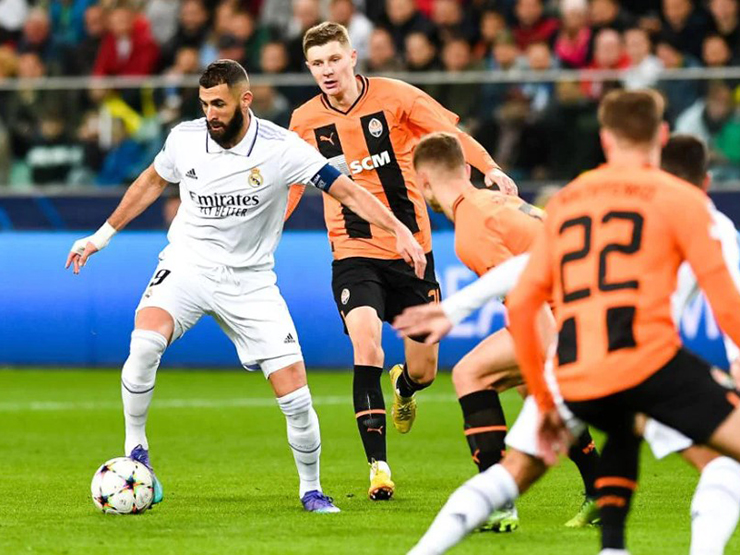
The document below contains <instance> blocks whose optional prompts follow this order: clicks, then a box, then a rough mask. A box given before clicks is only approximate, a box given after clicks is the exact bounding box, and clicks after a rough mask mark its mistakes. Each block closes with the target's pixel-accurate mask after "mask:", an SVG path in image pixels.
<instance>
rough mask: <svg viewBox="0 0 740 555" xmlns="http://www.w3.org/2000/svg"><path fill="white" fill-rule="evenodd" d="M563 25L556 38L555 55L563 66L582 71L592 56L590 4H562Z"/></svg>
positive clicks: (573, 0)
mask: <svg viewBox="0 0 740 555" xmlns="http://www.w3.org/2000/svg"><path fill="white" fill-rule="evenodd" d="M560 13H561V16H562V23H561V27H560V31H559V32H558V34H557V36H556V37H555V53H556V54H557V56H558V58H560V61H562V62H563V65H565V67H568V68H574V69H581V68H584V67H586V66H587V65H588V62H589V58H590V56H591V37H592V33H591V29H590V27H589V26H588V2H586V0H563V1H562V2H561V4H560Z"/></svg>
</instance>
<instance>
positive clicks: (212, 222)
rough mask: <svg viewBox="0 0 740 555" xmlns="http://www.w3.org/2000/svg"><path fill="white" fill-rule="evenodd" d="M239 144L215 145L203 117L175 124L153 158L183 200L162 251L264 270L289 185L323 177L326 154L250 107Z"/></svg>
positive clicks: (203, 261) (268, 263)
mask: <svg viewBox="0 0 740 555" xmlns="http://www.w3.org/2000/svg"><path fill="white" fill-rule="evenodd" d="M249 115H250V123H249V129H248V130H247V133H246V135H245V136H244V138H243V139H242V140H241V142H240V143H239V144H237V145H236V146H234V147H233V148H230V149H224V148H222V147H220V146H219V145H218V144H217V143H216V142H215V141H214V140H213V139H211V137H210V135H209V134H208V128H207V126H206V119H205V118H201V119H198V120H194V121H188V122H184V123H181V124H179V125H178V126H176V127H175V128H174V129H172V131H171V132H170V134H169V136H168V137H167V141H166V142H165V145H164V147H163V148H162V150H161V151H160V153H159V154H158V155H157V156H156V158H155V159H154V169H155V171H156V172H157V173H158V174H159V175H160V176H161V177H162V178H163V179H165V180H167V181H169V182H170V183H179V184H180V200H181V201H182V204H181V205H180V208H179V210H178V211H177V216H175V219H174V220H173V222H172V225H171V226H170V230H169V232H168V234H167V240H168V241H169V245H168V246H167V247H166V248H165V250H164V251H163V253H162V254H163V256H170V255H171V254H174V255H176V256H178V257H185V258H186V259H188V260H191V261H192V262H193V263H194V264H198V265H203V266H229V267H232V268H254V269H257V270H269V269H272V267H273V265H274V257H273V253H274V252H275V249H276V248H277V245H278V243H279V241H280V236H281V235H282V231H283V218H284V216H285V209H286V206H287V202H288V190H289V187H290V185H292V184H294V183H303V184H307V185H308V184H315V183H318V184H319V185H318V186H319V187H320V186H321V185H322V184H323V182H322V180H321V179H319V178H318V177H317V178H316V179H314V180H313V181H312V178H314V177H316V176H317V173H318V172H319V170H320V169H321V168H323V167H324V165H326V163H327V160H326V158H324V157H323V156H322V155H321V154H319V152H318V151H317V150H316V149H315V148H314V147H313V146H311V145H309V144H308V143H306V142H305V141H304V140H303V139H301V138H300V137H299V136H298V135H296V134H295V133H293V132H291V131H288V130H286V129H283V128H282V127H279V126H277V125H275V124H274V123H272V122H269V121H267V120H264V119H259V118H256V117H255V116H254V114H252V113H251V112H250V114H249Z"/></svg>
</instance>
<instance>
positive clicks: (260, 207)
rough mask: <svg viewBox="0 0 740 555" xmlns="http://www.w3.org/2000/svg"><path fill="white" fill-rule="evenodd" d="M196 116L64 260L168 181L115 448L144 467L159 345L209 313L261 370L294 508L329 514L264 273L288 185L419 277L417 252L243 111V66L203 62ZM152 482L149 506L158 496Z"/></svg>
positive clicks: (246, 362) (314, 424) (322, 162)
mask: <svg viewBox="0 0 740 555" xmlns="http://www.w3.org/2000/svg"><path fill="white" fill-rule="evenodd" d="M199 95H200V102H201V105H202V108H203V112H204V114H205V118H201V119H199V120H196V121H192V122H185V123H181V124H180V125H178V126H177V127H175V128H174V129H173V131H172V132H171V133H170V135H169V137H168V138H167V141H166V143H165V146H164V148H163V149H162V151H161V152H160V153H159V154H158V155H157V157H156V158H155V160H154V163H153V164H152V165H151V166H150V167H149V168H148V169H146V170H145V171H144V172H143V173H142V174H141V175H140V176H139V177H138V178H137V179H136V181H135V182H134V183H133V184H132V185H131V187H130V188H129V189H128V191H126V194H125V195H124V197H123V199H122V200H121V203H120V204H119V206H118V208H117V209H116V210H115V211H114V212H113V214H112V215H111V216H110V217H109V218H108V220H107V221H106V222H105V223H104V224H103V226H102V227H101V228H100V229H99V230H98V231H97V232H96V233H95V234H94V235H91V236H89V237H85V238H84V239H80V240H78V241H76V242H75V243H74V245H73V247H72V250H71V252H70V253H69V256H68V258H67V267H69V266H70V264H72V265H74V272H75V273H78V272H79V271H80V269H81V268H82V267H84V266H85V264H86V263H87V259H88V257H89V256H91V255H92V254H93V253H95V252H97V251H99V250H101V249H102V248H104V247H105V246H106V245H107V244H108V242H109V241H110V240H111V238H112V237H113V235H115V233H116V232H117V231H119V230H121V229H123V228H124V227H125V226H126V224H128V223H129V222H130V221H131V220H132V219H134V218H135V217H136V216H138V215H139V214H140V213H141V212H143V211H144V210H145V209H146V208H147V207H148V206H149V205H151V204H152V203H153V202H154V201H155V200H156V199H157V197H159V195H160V194H161V193H162V191H163V190H164V189H165V187H166V186H167V184H168V183H179V185H180V199H181V201H182V206H181V207H180V210H179V211H178V213H177V216H176V217H175V220H174V221H173V223H172V226H171V227H170V230H169V233H168V241H169V244H168V246H167V247H166V248H165V249H164V251H162V253H161V254H160V262H159V265H158V266H157V269H156V271H155V272H154V276H153V277H152V279H151V281H150V283H149V285H148V286H147V288H146V291H145V292H144V295H143V297H142V299H141V302H140V303H139V306H138V308H137V311H136V322H135V330H134V331H133V333H132V334H131V350H130V354H129V357H128V359H127V360H126V363H125V364H124V366H123V371H122V375H121V385H122V387H121V392H122V396H123V409H124V416H125V423H126V440H125V452H126V453H127V454H128V455H129V456H130V457H132V458H134V459H136V460H138V461H140V462H142V463H143V464H145V465H147V466H148V467H149V468H151V464H150V459H149V445H148V441H147V437H146V432H145V426H146V419H147V412H148V410H149V405H150V403H151V400H152V396H153V390H154V382H155V377H156V372H157V368H158V366H159V361H160V358H161V356H162V354H163V353H164V351H165V349H166V348H167V347H168V345H170V344H171V343H172V342H173V341H175V340H177V339H179V338H180V337H181V336H182V335H183V334H184V333H185V332H187V330H188V329H190V328H191V327H192V326H194V325H195V324H196V323H197V322H198V320H199V319H200V317H201V316H203V315H204V314H211V315H213V317H214V318H215V319H216V321H217V322H218V323H219V325H220V326H221V328H222V329H223V330H224V332H225V333H226V334H227V335H228V337H229V339H231V341H232V342H233V343H234V345H235V346H236V349H237V353H238V355H239V359H240V361H241V363H242V365H243V366H244V367H245V368H247V369H248V370H262V372H263V374H264V376H265V377H266V378H267V379H268V381H269V382H270V385H271V386H272V389H273V391H274V392H275V396H276V397H277V402H278V405H279V407H280V409H281V410H282V412H283V414H284V415H285V418H286V420H287V428H288V444H289V445H290V447H291V449H292V451H293V455H294V458H295V463H296V466H297V469H298V475H299V478H300V491H299V496H300V499H301V501H302V503H303V506H304V508H305V509H306V510H308V511H312V512H318V513H333V512H338V511H339V509H337V508H336V507H335V506H334V504H333V503H332V501H331V499H330V498H329V497H327V496H325V495H324V494H323V493H322V489H321V484H320V481H319V455H320V451H321V438H320V432H319V422H318V418H317V416H316V413H315V411H314V410H313V407H312V401H311V394H310V392H309V389H308V386H307V384H306V369H305V366H304V364H303V357H302V355H301V350H300V347H299V345H298V336H297V334H296V330H295V326H294V325H293V321H292V319H291V317H290V313H289V312H288V308H287V306H286V305H285V301H284V300H283V298H282V297H281V295H280V291H279V290H278V288H277V285H276V283H275V282H276V277H275V273H274V272H273V266H274V256H273V254H274V251H275V248H276V247H277V244H278V242H279V240H280V235H281V233H282V224H283V216H284V214H285V208H286V205H287V200H288V190H289V186H290V185H291V184H293V183H305V184H311V185H313V186H315V187H317V188H319V189H321V190H322V191H324V192H325V193H328V194H329V195H332V196H333V197H334V198H336V199H337V200H338V202H342V203H344V205H346V206H347V207H348V208H349V209H351V210H353V211H354V212H356V213H357V214H359V215H360V216H362V217H363V218H365V219H366V220H368V221H371V222H373V223H374V224H375V225H378V226H380V228H382V229H383V230H385V232H386V233H388V234H389V236H391V237H395V241H396V243H395V249H396V251H397V252H398V254H399V255H400V256H401V257H402V258H403V259H404V262H401V263H402V264H405V263H406V262H409V263H412V264H414V266H415V268H416V271H417V272H418V274H419V275H423V273H424V268H425V265H426V260H425V258H424V251H423V250H422V249H421V247H420V245H419V244H418V243H417V242H416V240H415V239H414V237H413V236H412V234H411V233H410V232H409V230H408V229H407V228H406V227H405V226H404V225H403V224H401V222H400V221H398V220H397V219H396V218H395V217H394V216H393V215H392V214H391V212H390V211H389V210H388V209H387V208H385V207H384V206H383V205H382V204H381V203H380V202H379V201H378V200H377V199H376V198H375V197H373V195H371V194H369V193H368V192H367V191H366V190H364V189H363V188H362V187H358V186H357V185H355V184H354V183H353V182H352V181H351V180H350V179H348V178H347V177H345V176H343V175H341V173H340V172H338V171H337V170H336V169H334V168H333V167H332V166H331V165H330V164H328V162H327V160H326V158H324V157H323V156H321V155H320V154H319V153H318V152H316V150H315V149H314V148H313V147H312V146H310V145H308V144H307V143H306V142H305V141H303V140H301V139H300V138H299V137H298V136H297V135H295V134H294V133H291V132H289V131H287V130H285V129H282V128H280V127H278V126H276V125H274V124H273V123H271V122H269V121H266V120H263V119H258V118H256V117H254V115H253V114H252V112H251V111H250V109H249V107H250V104H251V102H252V93H251V92H250V90H249V79H248V77H247V73H246V72H245V71H244V68H243V67H242V66H241V65H239V64H238V63H237V62H234V61H232V60H219V61H216V62H214V63H212V64H211V65H209V66H208V67H207V68H206V70H205V72H204V73H203V75H202V76H201V78H200V91H199ZM162 496H163V492H162V487H161V483H160V482H159V481H158V480H157V481H156V487H155V502H160V501H161V500H162Z"/></svg>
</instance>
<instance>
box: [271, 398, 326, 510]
mask: <svg viewBox="0 0 740 555" xmlns="http://www.w3.org/2000/svg"><path fill="white" fill-rule="evenodd" d="M277 402H278V405H280V410H282V411H283V414H284V415H285V420H286V422H287V424H288V444H289V445H290V448H291V449H292V450H293V458H294V459H295V465H296V468H297V469H298V476H299V478H300V480H301V486H300V491H299V495H300V497H301V498H302V497H303V496H304V494H305V493H306V492H308V491H313V490H318V491H322V490H321V481H320V479H319V458H320V456H321V431H320V430H319V417H318V416H316V411H314V410H313V405H312V402H311V392H310V391H309V389H308V386H307V385H304V386H303V387H301V388H299V389H296V390H295V391H293V392H292V393H288V394H287V395H283V396H282V397H278V398H277Z"/></svg>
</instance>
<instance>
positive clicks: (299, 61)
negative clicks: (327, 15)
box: [288, 0, 321, 72]
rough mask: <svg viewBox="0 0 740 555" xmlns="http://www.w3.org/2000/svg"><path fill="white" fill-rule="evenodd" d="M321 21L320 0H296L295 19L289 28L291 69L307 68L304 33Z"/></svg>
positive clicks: (294, 3)
mask: <svg viewBox="0 0 740 555" xmlns="http://www.w3.org/2000/svg"><path fill="white" fill-rule="evenodd" d="M319 23H321V6H320V5H319V0H294V2H293V20H292V21H291V23H290V26H289V28H288V37H289V41H288V57H289V60H290V62H289V68H290V71H293V72H300V71H304V70H305V69H306V66H305V59H304V57H303V35H304V34H305V32H306V31H308V30H309V29H310V28H311V27H313V26H314V25H318V24H319Z"/></svg>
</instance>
